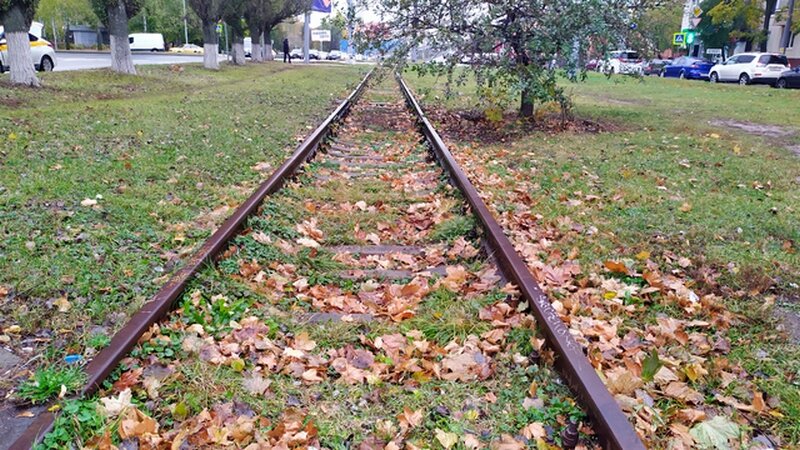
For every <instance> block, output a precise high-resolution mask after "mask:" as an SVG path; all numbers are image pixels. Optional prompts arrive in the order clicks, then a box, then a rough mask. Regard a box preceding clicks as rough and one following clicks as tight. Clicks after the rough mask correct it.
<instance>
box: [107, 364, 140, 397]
mask: <svg viewBox="0 0 800 450" xmlns="http://www.w3.org/2000/svg"><path fill="white" fill-rule="evenodd" d="M143 370H144V369H142V368H141V367H139V368H136V369H131V370H129V371H127V372H125V373H123V374H122V375H120V377H119V379H118V380H117V381H115V382H114V385H113V387H114V390H115V391H117V392H120V391H124V390H125V389H129V388H130V387H131V386H134V385H136V384H138V383H139V378H141V376H142V371H143Z"/></svg>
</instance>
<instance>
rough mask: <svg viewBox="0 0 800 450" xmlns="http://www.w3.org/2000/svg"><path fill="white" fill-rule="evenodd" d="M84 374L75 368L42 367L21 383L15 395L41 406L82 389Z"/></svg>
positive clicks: (78, 368)
mask: <svg viewBox="0 0 800 450" xmlns="http://www.w3.org/2000/svg"><path fill="white" fill-rule="evenodd" d="M85 380H86V374H84V373H83V370H82V369H81V368H80V367H77V366H71V367H44V368H41V369H38V370H37V371H36V372H35V373H34V374H33V376H32V377H31V378H30V379H28V380H27V381H25V382H24V383H22V384H21V385H20V387H19V390H18V392H17V394H18V395H19V397H20V398H21V399H23V400H26V401H29V402H31V403H33V404H42V403H45V402H47V401H49V400H52V399H54V398H56V397H58V396H59V395H61V394H62V389H63V390H64V392H63V394H72V393H74V392H76V391H77V390H79V389H80V388H81V387H83V383H84V381H85Z"/></svg>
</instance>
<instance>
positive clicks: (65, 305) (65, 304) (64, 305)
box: [53, 296, 72, 312]
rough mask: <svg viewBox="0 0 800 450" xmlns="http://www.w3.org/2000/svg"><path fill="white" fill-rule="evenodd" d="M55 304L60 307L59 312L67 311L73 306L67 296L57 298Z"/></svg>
mask: <svg viewBox="0 0 800 450" xmlns="http://www.w3.org/2000/svg"><path fill="white" fill-rule="evenodd" d="M53 305H55V306H57V307H58V312H67V311H69V310H70V308H72V304H70V302H69V300H67V297H66V296H62V297H59V298H58V299H56V300H55V301H54V302H53Z"/></svg>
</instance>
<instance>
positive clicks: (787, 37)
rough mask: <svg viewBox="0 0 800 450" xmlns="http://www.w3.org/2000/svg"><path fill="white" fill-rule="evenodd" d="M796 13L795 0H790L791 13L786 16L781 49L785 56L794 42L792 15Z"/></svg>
mask: <svg viewBox="0 0 800 450" xmlns="http://www.w3.org/2000/svg"><path fill="white" fill-rule="evenodd" d="M793 12H794V0H789V12H788V14H786V25H784V28H783V36H782V37H781V48H782V49H783V54H784V55H785V54H786V49H787V48H788V47H789V44H790V43H791V42H792V13H793Z"/></svg>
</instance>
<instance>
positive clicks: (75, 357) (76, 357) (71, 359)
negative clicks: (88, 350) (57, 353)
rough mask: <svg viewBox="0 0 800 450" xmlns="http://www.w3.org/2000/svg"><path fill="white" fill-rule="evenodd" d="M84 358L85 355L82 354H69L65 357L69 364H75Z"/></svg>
mask: <svg viewBox="0 0 800 450" xmlns="http://www.w3.org/2000/svg"><path fill="white" fill-rule="evenodd" d="M82 359H83V356H81V355H67V356H65V357H64V361H65V362H66V363H67V364H75V363H77V362H80V360H82Z"/></svg>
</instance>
